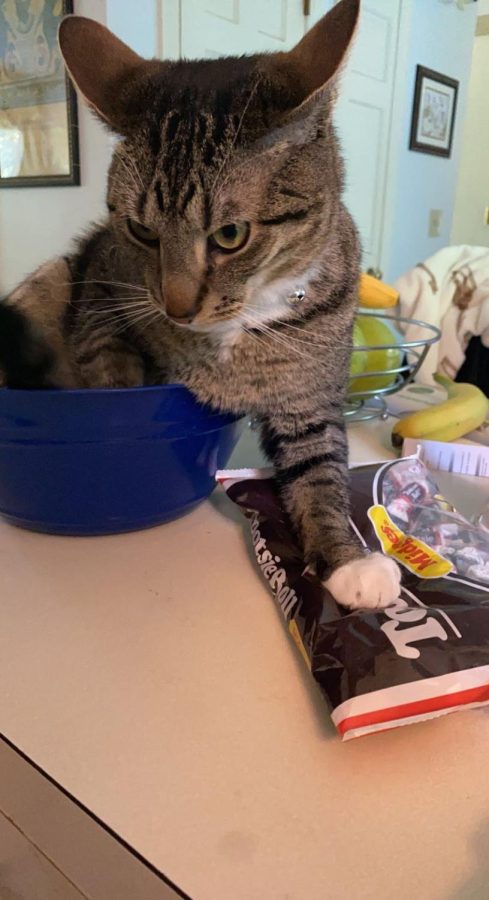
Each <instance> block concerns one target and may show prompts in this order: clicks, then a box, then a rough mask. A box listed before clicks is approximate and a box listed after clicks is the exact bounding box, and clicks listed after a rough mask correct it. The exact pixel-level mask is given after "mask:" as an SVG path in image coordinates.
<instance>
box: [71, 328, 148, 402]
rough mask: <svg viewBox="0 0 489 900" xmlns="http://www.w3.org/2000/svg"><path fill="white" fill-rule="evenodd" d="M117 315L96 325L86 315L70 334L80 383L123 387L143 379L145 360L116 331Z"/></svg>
mask: <svg viewBox="0 0 489 900" xmlns="http://www.w3.org/2000/svg"><path fill="white" fill-rule="evenodd" d="M117 332H118V325H117V319H115V320H114V321H113V322H110V323H104V325H103V326H100V325H99V324H98V323H97V321H96V320H95V319H94V317H93V316H86V317H85V318H84V319H83V320H82V323H81V327H79V328H77V329H75V331H74V333H73V335H72V346H73V358H74V365H75V368H76V371H77V380H78V382H79V384H80V385H82V386H84V387H97V388H127V387H140V386H141V385H143V384H144V383H145V364H144V360H143V358H142V356H141V355H140V354H139V352H138V350H137V349H136V347H135V346H134V345H133V344H131V343H129V341H128V340H126V338H125V337H124V336H123V335H122V334H120V333H119V334H118V333H117Z"/></svg>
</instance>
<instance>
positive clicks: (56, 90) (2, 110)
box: [0, 0, 80, 188]
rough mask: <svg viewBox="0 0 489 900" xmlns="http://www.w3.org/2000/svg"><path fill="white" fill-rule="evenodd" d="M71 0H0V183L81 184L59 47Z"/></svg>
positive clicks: (72, 106) (71, 95) (72, 105)
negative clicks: (60, 25) (59, 36)
mask: <svg viewBox="0 0 489 900" xmlns="http://www.w3.org/2000/svg"><path fill="white" fill-rule="evenodd" d="M72 12H73V0H0V187H1V188H10V187H16V188H17V187H28V188H31V187H52V186H63V185H79V184H80V154H79V142H78V113H77V102H76V94H75V91H74V89H73V87H72V85H71V83H70V81H69V79H68V76H67V74H66V71H65V67H64V63H63V58H62V56H61V52H60V50H59V46H58V27H59V24H60V22H61V19H62V18H63V16H65V15H67V14H69V13H72Z"/></svg>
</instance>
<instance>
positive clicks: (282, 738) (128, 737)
mask: <svg viewBox="0 0 489 900" xmlns="http://www.w3.org/2000/svg"><path fill="white" fill-rule="evenodd" d="M387 433H388V428H387V426H386V425H384V424H383V423H381V422H374V423H371V424H369V425H362V426H352V427H351V429H350V439H351V447H352V459H353V460H354V461H360V460H368V459H381V458H388V457H389V455H390V453H389V450H388V449H387ZM256 457H257V450H256V447H255V444H254V436H253V435H252V434H251V433H247V434H246V435H245V437H244V438H243V440H242V442H241V445H240V447H239V448H238V451H237V454H236V455H235V462H236V463H237V464H243V465H245V464H246V465H250V464H253V463H255V462H256ZM441 480H443V487H444V488H445V491H446V493H448V494H449V495H450V499H454V500H455V501H456V502H459V501H460V502H461V505H462V506H465V510H464V511H467V507H468V506H469V507H471V508H472V509H474V510H475V509H476V508H477V504H479V505H480V506H482V505H483V503H484V501H486V500H487V499H488V498H489V480H485V479H478V480H476V479H458V480H457V483H456V484H455V483H454V479H453V476H451V477H447V476H445V478H444V479H441ZM454 495H455V496H454ZM243 534H244V531H243V528H242V522H241V519H240V517H239V515H238V513H237V511H235V509H234V508H233V507H232V506H231V504H230V503H228V501H227V499H226V498H225V496H224V495H221V494H218V493H217V492H216V493H215V494H214V495H213V498H212V501H211V502H207V503H205V504H203V505H202V506H200V508H198V509H197V510H196V511H195V512H193V513H192V514H191V515H190V516H188V517H186V518H183V519H180V520H178V521H176V522H173V523H171V524H169V525H165V526H162V527H159V528H154V529H151V530H149V531H145V532H140V533H135V534H129V535H123V536H115V537H104V538H76V539H71V538H58V537H52V536H44V535H36V534H31V533H29V532H25V531H21V530H17V529H15V528H12V527H10V526H8V525H6V524H0V572H1V576H0V577H1V601H0V731H1V732H2V733H3V734H4V735H5V737H6V738H7V739H8V740H9V741H11V742H12V743H13V744H14V745H15V746H16V747H17V748H19V749H20V750H21V751H23V752H24V753H25V754H27V756H28V757H30V758H31V759H32V760H33V761H34V762H35V763H36V764H37V765H38V766H40V767H41V768H42V769H43V770H44V771H45V772H46V773H47V774H48V775H50V776H51V777H52V778H53V779H55V780H56V781H57V782H58V783H59V784H60V785H62V786H63V787H64V788H65V789H66V790H67V791H69V792H70V793H71V794H72V795H74V797H75V798H77V799H78V800H79V801H80V802H82V803H83V804H84V805H85V806H86V807H88V809H89V810H91V811H92V812H93V813H94V814H95V815H96V816H98V817H99V818H100V819H101V820H102V821H103V822H104V823H106V824H107V825H108V826H109V827H110V828H111V829H113V830H114V831H115V832H116V833H117V834H118V835H120V836H121V837H122V838H123V839H124V840H125V841H127V842H128V843H129V844H130V845H131V846H132V847H134V848H135V849H136V850H137V851H138V852H139V853H140V854H142V856H143V857H144V858H145V859H147V860H148V861H149V862H151V864H152V865H153V866H155V867H156V868H157V869H158V870H159V871H160V872H162V873H164V874H165V875H166V876H167V877H168V878H170V879H171V880H172V881H173V882H174V883H175V884H176V885H178V887H180V888H181V889H182V890H183V891H185V892H187V893H188V894H189V895H190V896H191V897H192V898H193V900H255V898H256V900H262V898H263V900H306V898H307V900H329V898H334V900H336V898H338V900H339V898H347V900H357V898H358V900H367V898H372V900H374V898H375V900H390V898H394V897H395V898H412V897H416V898H418V900H466V898H481V900H482V898H487V897H488V896H489V712H487V711H485V710H478V711H469V712H464V713H460V714H456V715H452V716H446V717H443V718H440V719H437V720H434V721H431V722H427V723H424V724H419V725H413V726H410V727H407V728H399V729H397V730H394V731H388V732H384V733H381V734H378V735H374V736H371V737H368V738H363V739H360V740H357V741H352V742H350V743H347V744H342V743H341V742H340V740H339V739H338V738H337V737H336V735H335V732H334V729H333V727H332V725H331V724H330V721H329V717H328V714H327V710H326V707H325V705H324V703H323V701H322V699H321V698H320V696H319V693H318V691H317V689H316V687H315V685H314V684H313V682H312V680H311V678H310V676H309V673H308V672H307V671H306V669H305V667H304V665H303V662H302V660H301V658H300V656H299V654H298V653H297V651H296V649H295V647H294V646H293V644H292V642H291V640H290V639H289V637H288V636H287V634H286V631H285V628H284V626H283V623H282V620H281V618H280V616H279V613H278V611H277V609H276V607H275V605H274V602H273V600H272V598H271V596H270V595H269V593H268V591H267V589H266V588H265V586H264V584H263V583H262V581H261V580H260V577H259V576H258V574H257V572H256V571H255V568H254V567H253V565H252V564H251V557H250V553H249V550H248V545H247V543H246V542H245V540H244V538H243Z"/></svg>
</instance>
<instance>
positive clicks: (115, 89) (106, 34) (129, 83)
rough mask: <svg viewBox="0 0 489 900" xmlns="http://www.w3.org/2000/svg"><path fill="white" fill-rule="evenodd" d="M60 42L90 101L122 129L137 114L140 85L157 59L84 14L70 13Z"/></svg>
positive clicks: (99, 112) (128, 125) (81, 87)
mask: <svg viewBox="0 0 489 900" xmlns="http://www.w3.org/2000/svg"><path fill="white" fill-rule="evenodd" d="M58 39H59V46H60V49H61V53H62V54H63V58H64V61H65V64H66V68H67V69H68V72H69V74H70V76H71V78H72V80H73V82H74V83H75V85H76V86H77V88H78V89H79V91H80V93H81V94H82V95H83V97H84V98H85V100H86V102H87V103H88V105H89V106H90V107H91V108H92V109H93V110H94V112H96V113H97V114H98V115H99V116H100V118H102V119H103V120H104V121H105V122H106V123H107V124H108V125H110V126H111V127H112V128H113V129H115V130H116V131H118V132H120V133H125V132H126V131H127V129H128V128H130V125H131V121H132V120H133V119H134V117H135V116H136V115H137V112H138V104H137V102H136V98H137V93H138V85H139V84H140V83H141V81H142V80H144V79H145V74H146V73H147V71H148V70H149V69H152V68H153V67H154V66H155V65H160V66H161V65H163V64H161V63H156V61H148V60H145V59H142V57H141V56H138V54H137V53H135V52H134V50H131V48H130V47H128V46H127V44H124V43H123V41H120V40H119V38H117V37H116V36H115V35H114V34H112V32H111V31H109V29H108V28H105V26H104V25H101V24H100V22H95V21H94V20H93V19H87V18H85V17H84V16H67V17H66V18H65V19H63V21H62V22H61V25H60V27H59V35H58Z"/></svg>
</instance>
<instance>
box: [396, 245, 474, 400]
mask: <svg viewBox="0 0 489 900" xmlns="http://www.w3.org/2000/svg"><path fill="white" fill-rule="evenodd" d="M395 287H396V289H397V290H398V291H399V295H400V307H399V315H401V316H405V317H406V318H410V319H418V320H420V321H422V322H429V323H431V324H432V325H437V326H438V328H440V329H441V332H442V337H441V340H440V342H439V343H438V344H435V345H434V346H433V347H432V348H431V349H430V351H429V353H428V355H427V357H426V359H425V361H424V362H423V365H422V366H421V368H420V370H419V372H418V374H417V376H416V380H417V381H421V382H423V383H424V384H433V383H434V382H433V378H432V375H433V372H436V371H441V372H444V373H445V374H446V375H449V376H450V378H453V377H454V376H455V375H456V373H457V372H458V370H459V369H460V366H461V365H462V363H463V361H464V359H465V351H466V349H467V344H468V343H469V341H470V339H471V337H473V336H474V335H479V336H480V338H481V340H482V342H483V344H484V345H485V346H486V347H489V247H466V246H460V247H446V248H445V249H443V250H440V251H438V253H435V254H434V255H433V256H431V257H430V258H429V259H427V260H426V261H425V262H424V263H419V264H418V265H417V266H415V267H414V269H411V270H410V271H409V272H406V274H405V275H402V276H401V278H399V279H398V280H397V282H396V284H395ZM399 327H400V329H401V331H403V333H404V334H405V336H406V339H407V340H418V339H419V338H424V337H426V330H425V329H422V328H420V327H419V326H418V325H408V326H406V325H405V324H403V323H400V326H399Z"/></svg>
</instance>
